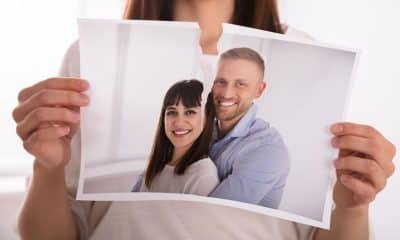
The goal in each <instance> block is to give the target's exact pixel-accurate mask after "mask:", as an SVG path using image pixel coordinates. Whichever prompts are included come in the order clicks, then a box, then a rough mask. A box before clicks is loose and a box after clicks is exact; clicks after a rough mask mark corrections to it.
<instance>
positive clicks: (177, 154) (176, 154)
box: [168, 146, 190, 166]
mask: <svg viewBox="0 0 400 240" xmlns="http://www.w3.org/2000/svg"><path fill="white" fill-rule="evenodd" d="M189 148H190V146H185V147H178V148H176V147H174V150H173V152H172V159H171V161H170V162H169V163H168V165H172V166H176V165H177V164H178V163H179V162H180V160H181V159H182V157H183V155H185V153H186V152H187V151H188V150H189Z"/></svg>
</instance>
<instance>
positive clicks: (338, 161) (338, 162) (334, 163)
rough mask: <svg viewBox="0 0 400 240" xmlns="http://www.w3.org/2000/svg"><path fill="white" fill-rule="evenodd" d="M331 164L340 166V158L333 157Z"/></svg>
mask: <svg viewBox="0 0 400 240" xmlns="http://www.w3.org/2000/svg"><path fill="white" fill-rule="evenodd" d="M333 165H334V166H335V168H340V160H339V159H335V160H334V161H333Z"/></svg>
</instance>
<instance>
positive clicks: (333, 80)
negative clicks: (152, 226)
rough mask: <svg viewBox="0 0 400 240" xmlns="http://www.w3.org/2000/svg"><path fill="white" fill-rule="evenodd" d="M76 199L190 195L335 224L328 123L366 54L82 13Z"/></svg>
mask: <svg viewBox="0 0 400 240" xmlns="http://www.w3.org/2000/svg"><path fill="white" fill-rule="evenodd" d="M78 26H79V48H80V68H81V77H82V78H84V79H87V80H88V81H89V83H90V89H89V91H88V95H89V96H90V99H91V102H90V105H89V106H88V107H84V108H82V110H81V114H82V121H81V126H80V132H81V146H82V147H81V168H80V178H79V186H78V195H77V199H78V200H96V201H150V200H157V201H165V200H173V201H191V202H201V203H207V204H214V205H220V206H225V207H232V208H240V209H243V210H247V211H250V212H254V213H258V214H264V215H269V216H273V217H278V218H282V219H285V220H290V221H296V222H300V223H304V224H307V225H312V226H317V227H321V228H329V224H330V217H331V211H332V209H333V208H334V206H333V200H332V190H333V189H332V187H333V184H334V182H335V181H336V179H335V171H334V166H333V160H334V159H335V158H336V156H337V150H335V149H334V148H333V147H332V146H331V145H330V141H331V134H330V132H329V126H330V125H331V124H332V123H334V122H337V121H343V120H345V119H346V116H347V112H348V105H349V101H350V97H351V90H352V85H353V79H354V75H355V71H356V68H357V63H358V58H359V51H358V50H355V49H349V48H344V47H338V46H333V45H330V44H325V43H319V42H316V41H312V40H301V39H292V38H288V37H287V36H285V35H282V34H277V33H271V32H267V31H261V30H254V29H249V28H246V27H239V26H236V25H231V24H223V26H222V34H221V36H220V38H219V40H218V44H217V46H216V47H217V49H216V53H215V54H209V53H206V54H205V53H204V49H203V51H202V46H200V45H199V39H200V35H201V31H200V28H199V26H198V25H197V24H196V23H192V22H167V21H165V22H164V21H142V20H100V19H79V20H78Z"/></svg>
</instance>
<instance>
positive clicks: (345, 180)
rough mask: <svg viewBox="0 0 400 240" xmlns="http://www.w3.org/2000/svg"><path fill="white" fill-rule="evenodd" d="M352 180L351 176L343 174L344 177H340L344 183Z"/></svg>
mask: <svg viewBox="0 0 400 240" xmlns="http://www.w3.org/2000/svg"><path fill="white" fill-rule="evenodd" d="M349 180H350V176H348V175H345V174H342V176H340V181H342V182H348V181H349Z"/></svg>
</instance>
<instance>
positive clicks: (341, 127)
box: [331, 124, 343, 133]
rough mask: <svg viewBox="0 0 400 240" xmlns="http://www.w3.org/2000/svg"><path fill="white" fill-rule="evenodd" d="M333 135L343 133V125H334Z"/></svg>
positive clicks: (332, 128)
mask: <svg viewBox="0 0 400 240" xmlns="http://www.w3.org/2000/svg"><path fill="white" fill-rule="evenodd" d="M331 131H332V133H340V132H342V131H343V126H342V125H341V124H334V125H332V127H331Z"/></svg>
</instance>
